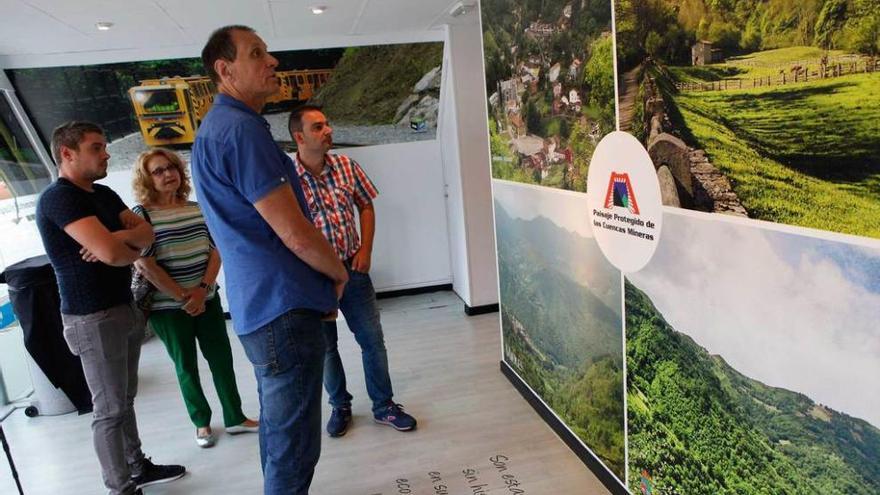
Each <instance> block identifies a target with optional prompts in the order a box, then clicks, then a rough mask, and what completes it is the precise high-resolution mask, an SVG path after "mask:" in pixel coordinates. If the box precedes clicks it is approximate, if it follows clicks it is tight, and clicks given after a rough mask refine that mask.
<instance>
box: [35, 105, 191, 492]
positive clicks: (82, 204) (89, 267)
mask: <svg viewBox="0 0 880 495" xmlns="http://www.w3.org/2000/svg"><path fill="white" fill-rule="evenodd" d="M52 154H53V157H54V158H55V162H56V163H57V164H58V180H57V181H55V182H54V183H52V184H51V185H50V186H49V187H48V188H46V190H45V191H43V193H42V195H41V196H40V199H39V201H38V202H37V227H38V228H39V230H40V237H42V239H43V245H44V246H45V248H46V254H47V255H48V256H49V261H51V262H52V267H53V268H54V270H55V276H56V278H57V279H58V287H59V291H60V292H61V319H62V321H63V322H64V339H65V340H66V341H67V345H68V346H70V349H71V351H73V353H74V354H76V355H77V356H79V357H80V359H81V361H82V366H83V371H84V372H85V376H86V381H87V382H88V385H89V390H90V391H91V392H92V401H93V402H94V405H95V408H94V419H93V420H92V435H93V440H94V447H95V452H96V453H97V455H98V460H99V461H100V463H101V471H102V475H103V478H104V484H105V485H106V487H107V488H108V489H110V493H111V494H112V495H116V494H122V495H129V494H132V493H141V490H140V488H141V487H143V486H147V485H152V484H155V483H162V482H166V481H171V480H175V479H177V478H180V477H181V476H183V475H184V474H185V473H186V469H185V468H184V467H183V466H161V465H156V464H153V463H152V462H150V460H149V459H147V458H146V457H145V456H144V453H143V452H142V451H141V442H140V438H139V436H138V431H137V422H136V419H135V414H134V397H135V394H136V393H137V370H138V360H139V359H140V351H141V341H142V340H143V336H144V326H145V322H144V316H143V313H142V312H141V311H140V310H139V309H138V308H137V307H136V306H135V305H134V304H133V303H132V298H131V291H130V284H131V263H132V262H133V261H134V260H136V259H138V257H139V256H140V252H141V249H143V248H146V247H148V246H149V245H150V244H152V242H153V228H152V227H151V226H150V224H149V223H147V222H145V221H144V220H143V219H141V217H139V216H137V215H135V214H134V213H133V212H132V211H131V210H129V209H128V208H127V207H126V206H125V204H124V203H123V202H122V200H121V199H120V198H119V196H118V195H117V194H116V193H115V192H113V191H112V190H111V189H110V188H109V187H107V186H104V185H101V184H95V183H94V182H95V181H96V180H100V179H103V178H104V177H106V176H107V160H108V159H109V158H110V155H108V154H107V140H106V139H105V138H104V132H103V131H102V130H101V128H100V127H98V126H97V125H95V124H91V123H88V122H69V123H67V124H63V125H61V126H59V127H58V128H56V129H55V131H54V132H53V133H52Z"/></svg>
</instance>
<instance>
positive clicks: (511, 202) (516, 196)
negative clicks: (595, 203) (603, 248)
mask: <svg viewBox="0 0 880 495" xmlns="http://www.w3.org/2000/svg"><path fill="white" fill-rule="evenodd" d="M492 182H493V195H494V198H495V201H497V202H498V204H500V205H501V207H502V208H504V211H506V212H507V214H508V215H510V216H511V217H513V218H519V219H521V220H531V219H533V218H535V217H538V216H541V217H544V218H546V219H548V220H550V221H552V222H553V223H554V224H556V225H557V226H559V227H562V228H563V229H566V230H568V231H569V232H575V233H577V234H579V235H581V236H583V237H588V238H592V237H593V231H592V230H591V228H590V218H589V205H588V204H587V195H586V194H584V193H576V192H571V191H562V190H559V189H552V188H548V187H540V186H531V185H526V184H519V183H516V182H508V181H499V180H497V179H496V180H493V181H492Z"/></svg>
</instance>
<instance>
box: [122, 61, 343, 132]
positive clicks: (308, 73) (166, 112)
mask: <svg viewBox="0 0 880 495" xmlns="http://www.w3.org/2000/svg"><path fill="white" fill-rule="evenodd" d="M332 74H333V69H312V70H289V71H279V72H278V73H277V74H276V75H277V76H278V80H279V83H280V84H279V85H280V89H279V91H278V93H276V94H275V95H273V96H272V97H271V98H269V99H268V100H267V102H266V103H268V104H284V103H288V102H294V103H297V102H305V101H308V100H309V98H311V97H312V96H314V94H315V91H316V90H317V89H318V88H320V87H321V86H323V85H324V84H326V83H327V81H328V80H330V76H331V75H332ZM216 91H217V89H216V87H215V86H214V83H213V82H212V81H211V79H210V78H208V77H206V76H189V77H180V76H174V77H163V78H161V79H145V80H143V81H141V83H140V85H139V86H135V87H133V88H131V89H129V90H128V95H129V98H131V104H132V107H134V113H135V116H136V117H137V120H138V125H139V126H140V129H141V134H142V135H143V137H144V142H145V143H146V144H147V146H168V145H174V144H191V143H192V142H193V141H194V140H195V138H196V131H197V130H198V128H199V125H201V123H202V119H204V118H205V115H207V113H208V110H210V109H211V104H212V103H213V102H214V94H215V93H216Z"/></svg>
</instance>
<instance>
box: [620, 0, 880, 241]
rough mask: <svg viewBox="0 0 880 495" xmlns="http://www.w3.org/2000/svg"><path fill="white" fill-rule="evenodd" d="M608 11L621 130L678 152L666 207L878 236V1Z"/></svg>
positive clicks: (667, 0) (738, 1)
mask: <svg viewBox="0 0 880 495" xmlns="http://www.w3.org/2000/svg"><path fill="white" fill-rule="evenodd" d="M616 8H617V14H618V17H617V19H618V26H617V34H618V45H617V46H618V51H617V57H618V67H619V72H620V75H621V77H620V79H619V80H620V81H621V86H620V88H619V91H620V93H621V95H623V96H622V99H624V100H625V103H622V105H624V106H627V107H631V108H630V109H629V110H628V111H623V110H622V111H621V120H622V121H621V128H622V129H624V128H625V129H626V130H630V132H632V133H633V134H634V135H636V136H637V137H638V138H640V139H641V140H642V141H643V142H644V143H645V144H646V146H648V147H649V151H651V150H650V146H651V142H652V139H653V138H652V136H656V135H657V134H659V133H665V134H668V135H671V136H675V137H676V138H678V139H680V140H681V141H682V142H683V143H684V144H685V145H686V146H687V147H688V148H689V149H688V150H686V151H684V153H686V154H687V155H688V157H689V159H690V160H689V162H688V163H686V164H685V166H684V167H683V168H684V169H688V168H689V170H686V171H682V172H681V173H677V174H674V175H675V179H676V186H677V187H678V193H679V196H680V197H679V198H678V199H679V203H680V206H682V207H685V208H690V209H697V210H703V211H716V212H730V211H733V212H735V213H736V214H740V215H745V216H748V217H750V218H756V219H760V220H768V221H773V222H780V223H786V224H791V225H798V226H803V227H810V228H817V229H823V230H830V231H834V232H841V233H846V234H855V235H865V236H870V237H880V194H878V192H880V59H878V56H880V1H878V0H811V1H807V2H790V1H787V0H761V1H758V0H726V1H721V2H716V1H709V0H648V1H637V0H623V1H621V2H619V3H618V4H617V7H616ZM652 99H653V100H652ZM648 100H652V101H654V102H656V101H658V100H662V105H657V104H656V103H654V104H648V103H647V102H648ZM654 117H658V119H657V121H656V122H654V123H653V124H652V118H654ZM652 126H653V127H652ZM652 132H653V134H652ZM652 156H655V157H656V156H657V155H652ZM656 159H657V158H655V160H656ZM658 165H659V164H658ZM709 176H711V177H713V179H712V180H709V179H706V177H709ZM719 181H722V182H724V184H722V186H723V187H720V188H719V187H716V186H717V185H718V183H719ZM728 184H729V185H728ZM727 201H731V202H733V203H734V206H733V207H730V206H729V205H728V206H723V205H722V204H723V203H725V202H727ZM667 204H668V203H667ZM719 205H722V206H719Z"/></svg>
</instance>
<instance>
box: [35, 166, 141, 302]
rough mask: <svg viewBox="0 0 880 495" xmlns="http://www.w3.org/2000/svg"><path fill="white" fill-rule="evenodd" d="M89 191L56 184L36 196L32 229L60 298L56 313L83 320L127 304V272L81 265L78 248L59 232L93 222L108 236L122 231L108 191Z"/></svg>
mask: <svg viewBox="0 0 880 495" xmlns="http://www.w3.org/2000/svg"><path fill="white" fill-rule="evenodd" d="M92 187H93V189H94V191H92V192H88V191H85V190H83V189H80V188H79V187H77V186H76V185H74V184H73V183H72V182H70V181H69V180H67V179H64V178H60V179H58V180H57V181H55V182H54V183H52V185H50V186H49V187H48V188H46V190H45V191H43V194H42V195H40V199H39V201H38V202H37V228H38V229H40V237H42V238H43V246H44V247H45V248H46V254H47V255H48V256H49V261H50V262H52V268H54V269H55V277H56V278H57V279H58V288H59V290H60V292H61V312H62V313H64V314H71V315H85V314H89V313H94V312H96V311H101V310H104V309H107V308H112V307H113V306H117V305H119V304H125V303H127V302H129V301H131V267H128V266H122V267H116V266H110V265H105V264H104V263H101V262H100V261H98V262H94V263H87V262H85V261H83V259H82V256H81V255H80V254H79V250H80V249H82V246H81V245H80V244H79V243H78V242H76V241H75V240H74V239H73V237H70V236H69V235H68V234H67V232H65V231H64V227H66V226H67V225H69V224H71V223H73V222H75V221H77V220H80V219H82V218H86V217H90V216H96V217H98V220H99V221H100V222H101V223H102V224H104V226H105V227H107V230H109V231H110V232H115V231H117V230H123V229H124V227H123V225H122V220H120V219H119V214H120V213H121V212H123V211H125V210H126V209H127V207H126V206H125V203H123V202H122V199H120V198H119V195H117V194H116V193H115V192H113V190H112V189H110V188H109V187H107V186H103V185H101V184H94V185H93V186H92Z"/></svg>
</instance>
